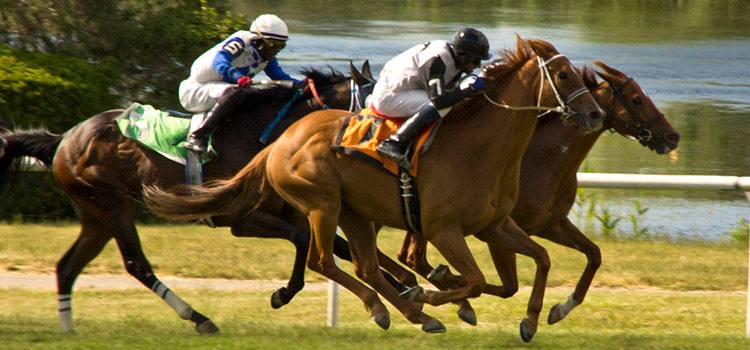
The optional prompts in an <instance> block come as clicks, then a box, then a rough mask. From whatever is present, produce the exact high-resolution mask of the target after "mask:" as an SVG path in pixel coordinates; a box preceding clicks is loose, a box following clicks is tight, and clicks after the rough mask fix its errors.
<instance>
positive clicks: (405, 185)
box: [399, 167, 422, 233]
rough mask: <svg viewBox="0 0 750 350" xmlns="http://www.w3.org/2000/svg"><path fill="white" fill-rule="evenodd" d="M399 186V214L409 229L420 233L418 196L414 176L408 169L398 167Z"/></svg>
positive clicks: (420, 221) (420, 222)
mask: <svg viewBox="0 0 750 350" xmlns="http://www.w3.org/2000/svg"><path fill="white" fill-rule="evenodd" d="M399 182H400V184H399V187H400V188H401V214H402V215H403V216H404V221H405V222H406V227H408V228H409V230H410V231H412V232H416V233H422V220H421V215H420V212H419V196H418V195H417V185H416V183H415V182H414V178H413V177H411V175H409V171H408V170H406V169H404V168H403V167H399Z"/></svg>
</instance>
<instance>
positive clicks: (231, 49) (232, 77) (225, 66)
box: [211, 37, 245, 83]
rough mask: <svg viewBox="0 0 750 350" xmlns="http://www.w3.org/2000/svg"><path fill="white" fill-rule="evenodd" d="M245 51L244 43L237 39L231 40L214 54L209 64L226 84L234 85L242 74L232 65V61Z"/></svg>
mask: <svg viewBox="0 0 750 350" xmlns="http://www.w3.org/2000/svg"><path fill="white" fill-rule="evenodd" d="M244 49H245V42H244V41H242V39H240V38H238V37H234V38H231V39H230V40H229V41H227V43H226V44H224V46H223V47H222V48H221V50H219V52H217V53H216V56H215V57H214V61H213V63H212V64H211V66H212V67H213V69H214V70H215V71H217V72H218V73H219V74H221V78H222V79H223V80H224V81H225V82H227V83H236V82H237V79H239V78H240V77H241V76H243V75H244V74H243V73H242V72H241V71H240V70H238V69H237V68H235V67H234V66H233V65H232V60H233V59H234V58H235V57H237V56H239V55H240V54H241V53H242V51H243V50H244Z"/></svg>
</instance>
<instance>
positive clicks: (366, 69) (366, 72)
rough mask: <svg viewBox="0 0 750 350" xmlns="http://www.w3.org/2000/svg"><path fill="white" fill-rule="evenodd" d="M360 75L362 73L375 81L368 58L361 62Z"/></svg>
mask: <svg viewBox="0 0 750 350" xmlns="http://www.w3.org/2000/svg"><path fill="white" fill-rule="evenodd" d="M362 75H364V76H365V78H367V80H369V81H375V78H373V76H372V71H371V70H370V60H365V63H363V64H362Z"/></svg>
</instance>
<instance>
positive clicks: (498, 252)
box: [476, 217, 550, 342]
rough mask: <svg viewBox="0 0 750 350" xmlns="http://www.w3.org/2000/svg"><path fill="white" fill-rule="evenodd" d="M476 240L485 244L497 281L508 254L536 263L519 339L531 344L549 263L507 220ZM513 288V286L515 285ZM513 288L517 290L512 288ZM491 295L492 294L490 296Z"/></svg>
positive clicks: (534, 245) (519, 229)
mask: <svg viewBox="0 0 750 350" xmlns="http://www.w3.org/2000/svg"><path fill="white" fill-rule="evenodd" d="M476 236H477V238H479V239H481V240H483V241H485V242H486V243H487V246H488V247H489V249H490V254H491V255H492V257H493V262H494V263H495V269H496V270H497V271H498V273H499V274H500V276H501V278H502V276H504V275H505V273H506V272H507V271H506V272H504V271H505V270H507V269H508V267H509V266H508V264H509V260H508V259H509V257H512V255H513V254H511V253H510V252H511V251H516V252H518V253H520V254H523V255H526V256H528V257H530V258H532V259H534V262H535V263H536V274H535V275H534V285H533V287H532V289H531V297H530V298H529V303H528V306H527V309H526V318H524V319H523V321H521V325H520V331H521V338H522V339H523V341H525V342H529V341H531V338H533V337H534V334H535V333H536V330H537V327H538V325H539V314H540V313H541V311H542V306H543V304H544V289H545V288H546V286H547V275H548V274H549V269H550V260H549V255H548V254H547V250H545V249H544V247H542V246H541V245H539V244H538V243H536V242H534V241H533V240H532V239H531V238H529V236H528V235H527V234H526V232H524V231H523V230H522V229H521V228H519V227H518V225H516V223H515V222H514V221H513V219H511V218H510V217H508V218H507V219H506V220H504V221H502V222H500V223H498V224H496V225H494V226H492V227H490V228H488V229H486V230H483V231H482V232H480V233H478V234H477V235H476ZM512 261H513V264H512V267H513V270H514V271H515V258H513V260H512ZM503 282H504V283H505V282H507V281H503ZM516 286H517V282H516ZM516 288H517V287H516ZM492 294H494V293H492Z"/></svg>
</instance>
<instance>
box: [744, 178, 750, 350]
mask: <svg viewBox="0 0 750 350" xmlns="http://www.w3.org/2000/svg"><path fill="white" fill-rule="evenodd" d="M745 197H746V198H747V200H748V201H749V202H750V192H745ZM747 232H748V242H747V293H746V295H745V298H747V306H745V338H748V339H750V223H748V225H747Z"/></svg>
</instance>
